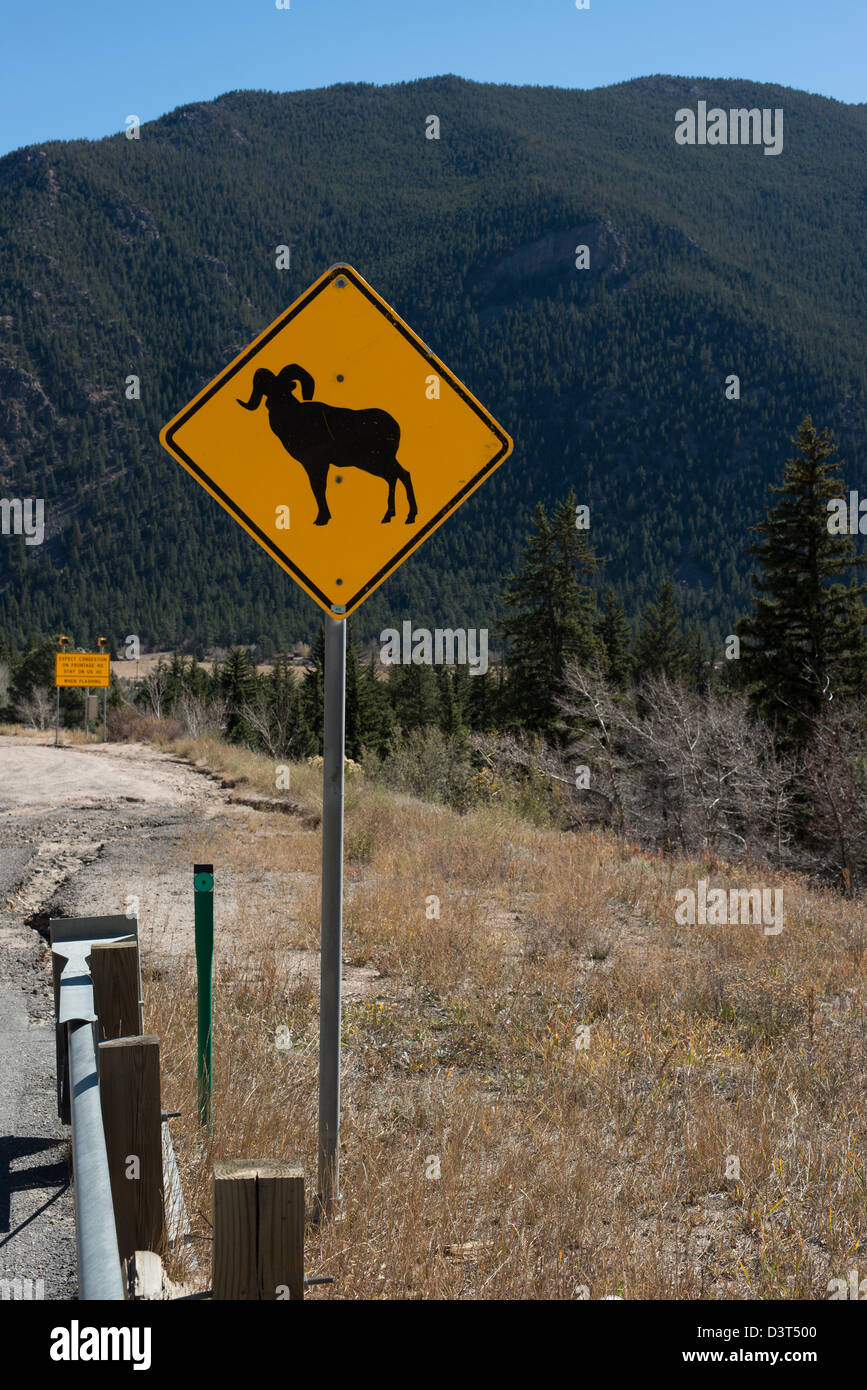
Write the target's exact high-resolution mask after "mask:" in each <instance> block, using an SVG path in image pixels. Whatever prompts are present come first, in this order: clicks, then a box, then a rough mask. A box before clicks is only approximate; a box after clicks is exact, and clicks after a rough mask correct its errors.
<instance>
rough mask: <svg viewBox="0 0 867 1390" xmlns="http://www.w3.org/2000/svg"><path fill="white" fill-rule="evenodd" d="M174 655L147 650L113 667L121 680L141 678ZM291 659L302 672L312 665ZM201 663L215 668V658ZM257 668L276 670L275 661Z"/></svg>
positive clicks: (114, 664) (262, 673)
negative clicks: (136, 658) (137, 656)
mask: <svg viewBox="0 0 867 1390" xmlns="http://www.w3.org/2000/svg"><path fill="white" fill-rule="evenodd" d="M172 655H173V653H172V652H171V651H164V652H147V653H145V654H144V655H143V656H141V657H139V659H138V660H137V661H125V660H121V661H112V663H111V669H112V671H113V672H114V674H115V675H116V676H117V677H118V679H119V680H139V679H140V678H141V677H142V676H148V675H150V673H151V671H155V670H156V668H157V666H158V665H159V663H160V662H161V661H163V662H165V664H166V665H167V666H170V665H171V661H172ZM290 660H291V662H292V665H293V666H294V667H296V668H297V669H298V670H300V671H301V672H302V673H303V672H304V671H305V670H307V669H308V667H309V666H310V663H309V662H305V661H302V660H301V659H300V658H294V657H293V658H290ZM199 665H200V666H201V667H202V670H204V671H207V672H208V674H209V675H210V673H211V672H212V671H213V669H214V662H213V660H206V661H200V662H199ZM256 670H257V671H258V672H259V674H260V675H267V674H268V673H269V672H270V671H273V670H274V663H273V662H268V661H263V662H260V663H259V665H258V666H257V667H256Z"/></svg>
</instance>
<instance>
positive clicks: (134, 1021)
mask: <svg viewBox="0 0 867 1390" xmlns="http://www.w3.org/2000/svg"><path fill="white" fill-rule="evenodd" d="M90 974H91V978H92V980H93V1011H94V1013H95V1014H96V1017H97V1020H98V1023H97V1027H98V1029H99V1033H98V1040H99V1041H100V1042H102V1041H103V1039H105V1038H131V1037H137V1036H139V1035H140V1034H141V1029H142V1019H141V1004H140V1002H139V993H138V986H139V965H138V942H137V941H111V942H104V943H100V942H95V943H94V946H93V949H92V951H91V953H90Z"/></svg>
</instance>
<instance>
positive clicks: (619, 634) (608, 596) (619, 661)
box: [599, 585, 632, 689]
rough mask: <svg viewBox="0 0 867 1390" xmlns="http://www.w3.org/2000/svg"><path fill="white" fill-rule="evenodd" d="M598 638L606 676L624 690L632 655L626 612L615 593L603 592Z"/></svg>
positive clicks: (629, 675) (630, 674) (608, 590)
mask: <svg viewBox="0 0 867 1390" xmlns="http://www.w3.org/2000/svg"><path fill="white" fill-rule="evenodd" d="M599 636H600V638H601V640H602V645H603V647H604V648H605V660H606V664H607V667H608V674H609V676H610V677H611V679H612V680H613V682H614V684H615V685H618V686H620V687H621V689H623V688H625V687H626V686H627V685H628V684H629V682H630V679H631V677H632V653H631V641H630V634H629V623H628V622H627V621H626V611H625V609H624V607H623V604H622V603H621V602H620V599H619V598H618V597H617V594H616V593H615V591H614V590H613V589H612V588H611V587H610V585H609V587H608V588H607V589H606V590H605V597H604V599H603V603H602V613H601V614H600V617H599Z"/></svg>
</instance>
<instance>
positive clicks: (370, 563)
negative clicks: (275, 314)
mask: <svg viewBox="0 0 867 1390" xmlns="http://www.w3.org/2000/svg"><path fill="white" fill-rule="evenodd" d="M160 440H161V442H162V444H163V445H164V446H165V448H166V449H168V451H169V453H170V454H172V455H173V457H174V458H176V459H177V460H178V462H179V463H182V464H183V466H184V468H186V469H187V470H188V472H190V473H192V475H193V477H195V478H197V479H198V481H199V482H200V483H201V484H202V486H203V487H205V488H207V490H208V492H209V493H210V494H211V496H212V497H215V498H216V500H217V501H218V502H219V503H221V505H222V506H223V507H225V508H226V510H227V511H228V512H230V513H231V515H232V516H233V517H234V518H235V520H236V521H239V522H240V523H241V525H242V526H243V527H244V529H245V530H246V531H248V532H249V533H250V535H251V536H253V538H254V539H255V540H257V541H258V542H259V544H260V545H261V546H263V547H264V548H265V550H267V551H268V554H269V555H271V556H272V557H273V559H275V560H276V561H277V563H278V564H280V565H282V566H283V568H284V569H285V570H286V571H287V572H288V573H289V574H291V575H292V576H293V578H295V579H296V580H297V581H298V583H299V584H301V586H302V587H303V588H304V589H306V591H307V593H308V594H310V596H311V598H314V599H315V600H316V602H317V603H318V604H319V605H320V606H321V607H322V608H324V609H325V611H326V612H327V613H330V614H331V615H332V616H334V617H345V616H346V615H348V614H349V613H351V612H353V610H354V609H356V608H357V607H358V605H359V604H360V603H362V602H363V601H364V599H365V598H367V597H368V595H369V594H371V593H372V592H373V590H374V589H375V588H376V587H377V586H378V585H379V584H381V583H382V581H383V580H384V579H386V578H387V576H388V575H389V574H391V573H392V572H393V571H394V570H395V569H397V567H398V565H400V564H401V563H402V562H403V561H404V560H405V559H406V557H407V556H408V555H411V554H412V552H413V551H414V550H415V549H416V548H417V547H418V546H419V545H421V543H422V541H424V540H425V539H426V537H427V536H429V535H430V534H431V532H432V531H435V530H436V528H437V527H438V526H440V525H441V524H442V522H444V521H445V520H446V518H447V517H448V516H450V515H451V514H452V512H454V511H456V510H457V508H458V507H459V506H460V505H461V503H462V502H463V501H464V500H465V499H466V498H467V497H469V495H470V493H471V492H474V491H475V489H476V488H477V487H478V486H479V484H480V483H482V482H484V480H485V478H487V477H488V476H489V475H490V474H491V473H492V472H493V470H494V469H495V468H496V467H497V466H498V464H500V463H502V461H503V459H504V458H506V457H507V455H508V454H509V453H510V452H511V450H512V441H511V439H510V438H509V436H508V435H507V434H506V433H505V431H504V430H503V429H502V428H501V427H500V426H499V425H498V424H497V422H496V420H494V419H493V418H492V416H491V415H490V414H489V413H488V411H486V410H485V408H484V406H482V405H480V403H479V402H478V401H477V400H476V398H475V396H473V395H472V393H471V392H470V391H468V390H467V388H466V387H465V386H463V385H462V384H461V382H460V381H458V379H457V377H455V376H454V375H453V374H452V373H451V372H450V371H449V369H448V368H447V367H446V366H445V365H444V364H443V363H442V362H441V361H440V360H439V358H438V357H435V356H434V354H433V353H432V352H431V351H430V349H429V348H428V347H427V346H426V345H425V344H424V343H423V342H422V341H421V339H420V338H419V337H417V336H416V334H415V333H413V331H412V329H411V328H409V327H408V326H407V325H406V324H405V323H404V322H403V320H402V319H401V318H400V317H399V316H398V315H397V314H396V313H395V312H394V310H393V309H391V308H390V307H389V305H388V304H386V302H385V300H383V299H381V298H380V296H379V295H378V294H376V292H375V291H374V290H372V289H371V287H370V285H368V284H367V282H366V281H365V280H363V279H362V277H361V276H360V275H359V274H358V272H357V271H355V270H353V269H352V267H351V266H347V265H338V266H333V267H332V268H331V270H329V271H327V272H326V273H325V274H324V275H323V276H321V278H320V279H319V280H317V281H316V283H315V284H314V285H312V286H311V287H310V289H309V290H307V291H306V292H305V293H304V294H303V295H302V296H301V298H300V299H298V300H296V302H295V303H294V304H293V305H292V306H291V308H289V309H287V310H286V312H285V313H284V314H283V315H282V316H281V317H280V318H279V319H277V320H276V321H275V322H274V323H272V324H271V326H270V327H269V328H266V329H265V331H264V332H263V333H261V334H260V335H259V337H258V338H257V339H256V340H255V342H253V343H251V344H250V346H249V347H248V348H246V349H245V350H244V352H242V353H241V354H240V356H239V357H236V358H235V360H234V362H231V363H230V364H229V366H228V367H226V369H225V370H224V371H223V372H221V373H220V375H219V376H218V377H216V378H215V379H214V380H213V381H212V382H211V383H210V384H209V385H208V386H206V387H205V388H204V390H202V391H200V392H199V394H198V395H197V396H196V397H195V399H194V400H192V401H191V402H190V404H189V405H187V406H185V407H184V409H183V410H182V411H181V412H180V414H178V415H176V416H175V418H174V419H173V420H172V421H171V422H170V423H169V424H168V425H166V426H165V428H164V429H163V431H162V433H161V434H160Z"/></svg>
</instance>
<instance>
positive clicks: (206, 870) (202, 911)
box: [193, 864, 214, 1125]
mask: <svg viewBox="0 0 867 1390" xmlns="http://www.w3.org/2000/svg"><path fill="white" fill-rule="evenodd" d="M193 888H194V890H195V892H194V895H193V900H194V905H195V921H196V979H197V981H198V996H199V1039H198V1043H199V1046H198V1058H199V1124H202V1125H210V1124H211V1123H212V1120H213V1107H212V1099H211V1097H212V1089H213V1070H212V1045H213V1034H214V866H213V864H194V865H193Z"/></svg>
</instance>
